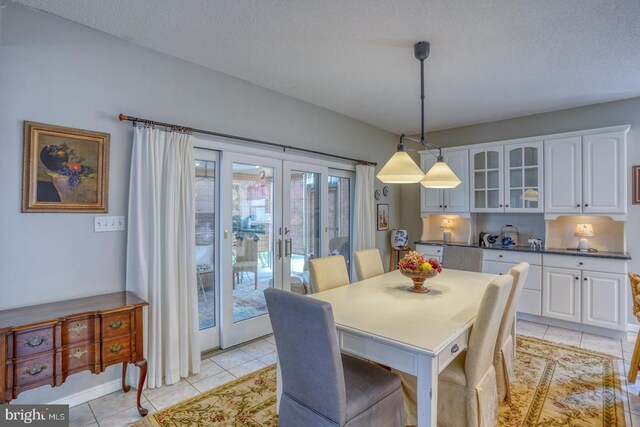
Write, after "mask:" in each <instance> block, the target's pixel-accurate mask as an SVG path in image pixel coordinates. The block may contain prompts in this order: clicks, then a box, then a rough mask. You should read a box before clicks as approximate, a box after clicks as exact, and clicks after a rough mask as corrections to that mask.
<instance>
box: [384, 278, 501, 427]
mask: <svg viewBox="0 0 640 427" xmlns="http://www.w3.org/2000/svg"><path fill="white" fill-rule="evenodd" d="M512 284H513V277H512V276H510V275H508V274H506V275H504V276H500V277H498V278H497V279H495V280H494V281H492V282H491V283H490V284H489V286H487V289H486V291H485V292H484V295H483V297H482V301H481V302H480V306H479V308H478V315H477V316H476V319H475V321H474V323H473V328H472V329H471V334H470V335H469V345H468V348H467V349H466V350H464V351H461V352H460V354H459V355H458V356H457V357H456V358H455V359H453V361H452V362H451V363H450V364H449V366H447V367H446V368H445V369H444V371H442V372H441V373H440V375H439V376H438V426H447V427H449V426H451V427H453V426H455V427H493V426H495V425H496V423H497V413H498V398H497V388H496V371H495V369H494V367H493V363H492V362H493V351H494V348H495V345H496V338H497V337H498V330H499V328H500V322H501V320H502V313H504V309H505V307H506V306H507V301H508V300H509V295H510V292H511V287H512ZM397 373H398V374H399V375H400V378H401V380H402V388H403V391H404V403H405V418H406V423H407V425H415V424H417V405H416V377H414V376H413V375H409V374H405V373H402V372H397Z"/></svg>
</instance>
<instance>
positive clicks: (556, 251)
mask: <svg viewBox="0 0 640 427" xmlns="http://www.w3.org/2000/svg"><path fill="white" fill-rule="evenodd" d="M413 243H414V244H416V245H430V246H445V245H446V246H471V247H478V246H477V245H470V244H468V243H465V242H449V243H444V241H442V240H419V241H417V242H413ZM482 249H489V250H498V251H509V252H538V253H541V254H550V255H570V256H582V257H591V258H610V259H622V260H625V259H631V255H629V252H606V251H599V252H578V251H577V250H572V249H563V248H548V249H532V248H530V247H529V246H509V247H508V248H504V247H502V246H498V245H496V246H493V247H490V248H487V247H483V248H482Z"/></svg>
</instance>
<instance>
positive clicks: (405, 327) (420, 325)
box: [278, 269, 498, 427]
mask: <svg viewBox="0 0 640 427" xmlns="http://www.w3.org/2000/svg"><path fill="white" fill-rule="evenodd" d="M497 277H498V276H497V275H494V274H485V273H474V272H468V271H461V270H453V269H445V270H443V272H442V273H441V274H438V275H437V276H435V277H433V278H430V279H427V281H426V282H425V286H429V288H430V289H431V291H430V292H429V293H426V294H415V293H412V292H408V291H407V288H408V287H409V286H410V285H411V280H410V279H408V278H407V277H404V276H403V275H402V274H401V273H400V272H399V271H398V270H396V271H392V272H390V273H386V274H383V275H380V276H377V277H373V278H370V279H367V280H362V281H360V282H355V283H352V284H350V285H347V286H341V287H339V288H334V289H331V290H329V291H324V292H319V293H316V294H313V295H310V297H311V298H315V299H318V300H321V301H326V302H328V303H330V304H331V306H332V308H333V316H334V319H335V324H336V329H337V333H338V343H339V345H340V348H341V350H342V351H344V352H345V353H350V354H353V355H355V356H359V357H362V358H364V359H368V360H371V361H374V362H378V363H381V364H383V365H386V366H389V367H391V368H394V369H397V370H399V371H402V372H406V373H408V374H411V375H414V376H416V377H417V401H418V408H417V409H418V411H417V412H418V426H419V427H427V426H436V425H437V409H438V374H439V373H440V372H442V370H443V369H444V368H446V367H447V365H448V364H449V363H451V361H452V360H453V359H454V358H455V357H456V356H457V355H458V354H460V352H462V351H463V350H465V349H466V348H467V345H468V341H469V331H470V328H471V326H472V325H473V321H474V319H475V317H476V315H477V313H478V307H479V305H480V300H481V299H482V296H483V294H484V291H485V289H486V287H487V285H488V284H489V283H490V282H491V281H493V280H494V279H495V278H497ZM278 371H279V369H278ZM279 374H280V372H278V376H279ZM278 397H279V393H278Z"/></svg>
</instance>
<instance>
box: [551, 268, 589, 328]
mask: <svg viewBox="0 0 640 427" xmlns="http://www.w3.org/2000/svg"><path fill="white" fill-rule="evenodd" d="M580 275H581V272H580V270H569V269H560V268H552V267H545V268H544V281H543V284H542V294H543V296H544V297H543V301H542V315H543V316H545V317H552V318H554V319H560V320H567V321H569V322H580V308H581V307H580V306H581V304H580V286H581V285H580Z"/></svg>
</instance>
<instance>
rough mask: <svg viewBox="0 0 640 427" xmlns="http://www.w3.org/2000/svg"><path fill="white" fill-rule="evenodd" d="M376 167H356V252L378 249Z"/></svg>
mask: <svg viewBox="0 0 640 427" xmlns="http://www.w3.org/2000/svg"><path fill="white" fill-rule="evenodd" d="M374 171H375V167H374V166H368V165H356V192H355V206H354V217H355V218H354V219H355V221H354V222H355V224H354V230H355V246H354V251H359V250H362V249H369V248H375V247H376V213H375V203H374V200H373V192H374V191H375V181H374V179H375V178H374Z"/></svg>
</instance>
